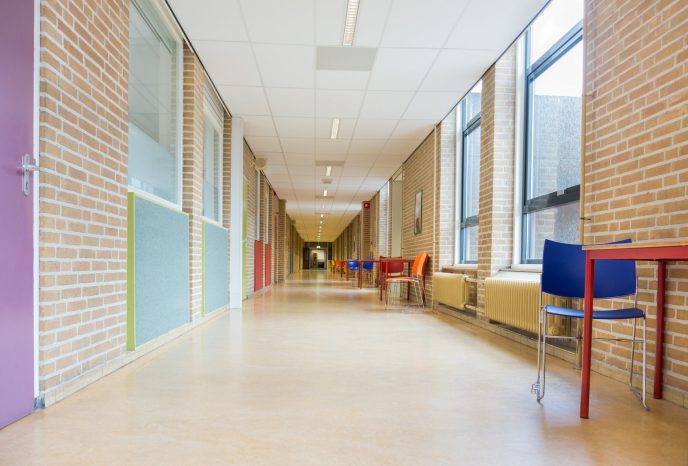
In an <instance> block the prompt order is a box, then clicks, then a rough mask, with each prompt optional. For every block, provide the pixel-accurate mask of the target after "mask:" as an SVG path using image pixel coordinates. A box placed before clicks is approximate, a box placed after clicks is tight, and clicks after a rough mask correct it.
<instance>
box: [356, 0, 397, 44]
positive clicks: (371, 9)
mask: <svg viewBox="0 0 688 466" xmlns="http://www.w3.org/2000/svg"><path fill="white" fill-rule="evenodd" d="M391 3H392V0H375V1H374V2H361V3H360V4H359V7H358V21H357V22H356V34H355V35H354V45H356V46H357V47H378V46H379V45H380V40H381V39H382V31H383V27H382V26H381V25H384V24H385V21H386V20H387V14H388V12H389V7H390V4H391Z"/></svg>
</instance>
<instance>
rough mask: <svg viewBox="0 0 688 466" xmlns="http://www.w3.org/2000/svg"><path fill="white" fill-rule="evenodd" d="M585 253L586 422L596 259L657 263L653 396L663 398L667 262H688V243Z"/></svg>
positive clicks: (595, 248)
mask: <svg viewBox="0 0 688 466" xmlns="http://www.w3.org/2000/svg"><path fill="white" fill-rule="evenodd" d="M583 250H585V302H584V308H583V309H584V319H583V370H582V377H581V398H580V417H582V418H584V419H587V418H588V413H589V407H590V360H591V347H592V308H593V298H592V297H593V296H594V286H595V261H596V260H602V259H605V260H643V261H656V262H657V317H656V329H657V331H656V339H655V374H654V397H655V398H658V399H659V398H662V366H663V357H664V279H665V277H666V261H677V260H678V261H685V260H688V242H669V243H650V244H638V243H624V244H613V245H612V244H608V245H596V246H583Z"/></svg>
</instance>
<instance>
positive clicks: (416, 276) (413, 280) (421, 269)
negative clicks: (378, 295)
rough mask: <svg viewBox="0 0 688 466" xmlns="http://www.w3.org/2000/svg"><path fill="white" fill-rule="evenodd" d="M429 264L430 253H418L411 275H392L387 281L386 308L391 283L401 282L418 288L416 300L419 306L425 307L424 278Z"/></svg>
mask: <svg viewBox="0 0 688 466" xmlns="http://www.w3.org/2000/svg"><path fill="white" fill-rule="evenodd" d="M427 265H428V255H427V254H426V253H424V252H422V253H420V254H418V255H416V258H415V259H414V261H413V268H412V269H411V275H404V276H401V277H390V278H387V279H386V280H385V281H386V282H387V285H386V293H385V309H386V308H387V304H388V303H389V285H390V284H391V283H399V287H401V284H402V283H406V286H411V285H413V286H414V289H415V290H416V300H417V302H418V307H425V281H424V280H423V278H424V276H425V268H426V267H427Z"/></svg>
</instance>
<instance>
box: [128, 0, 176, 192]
mask: <svg viewBox="0 0 688 466" xmlns="http://www.w3.org/2000/svg"><path fill="white" fill-rule="evenodd" d="M129 21H130V28H129V186H130V187H132V188H134V189H138V190H141V191H144V192H146V193H149V194H153V195H155V196H158V197H160V198H162V199H164V200H166V201H169V202H172V203H174V204H179V191H180V190H179V185H180V179H179V178H180V166H179V165H180V149H181V147H180V146H181V144H180V135H181V114H180V102H181V86H180V78H181V71H182V69H181V66H182V57H181V42H180V40H179V38H178V36H177V35H176V34H175V33H174V32H173V30H172V29H171V27H170V26H168V24H167V22H166V20H165V19H164V18H163V16H162V12H161V11H160V10H158V9H157V8H156V7H155V6H154V5H153V4H152V3H151V2H150V1H149V0H136V1H134V2H132V8H131V10H130V17H129Z"/></svg>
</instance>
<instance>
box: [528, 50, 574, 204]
mask: <svg viewBox="0 0 688 466" xmlns="http://www.w3.org/2000/svg"><path fill="white" fill-rule="evenodd" d="M582 72H583V44H582V42H581V43H579V44H578V45H576V46H575V47H574V48H573V49H571V50H570V51H569V52H568V53H567V54H566V55H564V56H563V57H562V58H561V59H559V60H558V61H557V62H556V63H554V64H553V65H552V66H550V67H549V68H548V69H547V70H546V71H545V72H544V73H543V74H541V75H540V76H538V77H537V79H535V81H534V82H533V83H532V88H531V94H532V95H531V99H530V106H531V112H530V118H529V123H530V127H531V128H532V129H531V137H532V140H531V144H530V147H529V154H528V155H529V157H528V179H527V183H528V185H527V187H528V190H527V192H526V195H527V196H528V198H529V199H530V198H533V197H537V196H540V195H543V194H549V193H552V192H556V191H559V190H562V189H564V188H568V187H571V186H576V185H578V184H580V144H581V95H582V88H583V82H582V81H583V78H582Z"/></svg>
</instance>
